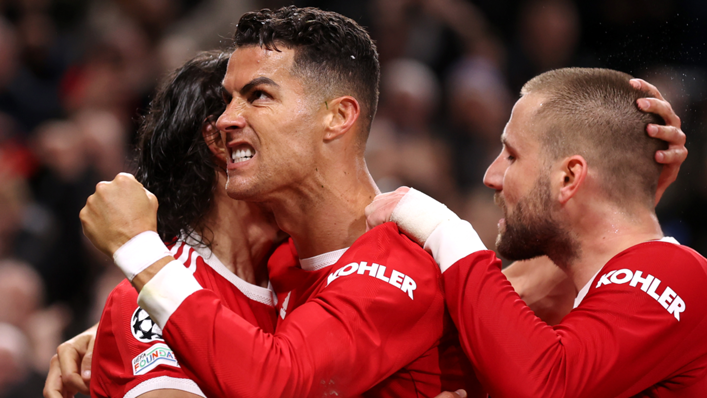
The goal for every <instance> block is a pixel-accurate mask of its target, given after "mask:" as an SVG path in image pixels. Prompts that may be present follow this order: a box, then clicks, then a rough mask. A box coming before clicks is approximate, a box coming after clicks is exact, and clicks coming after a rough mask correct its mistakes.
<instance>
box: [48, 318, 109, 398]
mask: <svg viewBox="0 0 707 398" xmlns="http://www.w3.org/2000/svg"><path fill="white" fill-rule="evenodd" d="M97 329H98V324H95V325H94V326H92V327H90V328H89V329H88V330H86V331H85V332H82V333H80V334H78V335H76V336H75V337H73V338H72V339H70V340H68V341H66V342H64V343H62V344H61V345H60V346H59V347H58V348H57V353H56V355H54V356H53V357H52V359H51V362H50V363H49V373H48V374H47V380H46V381H45V384H44V397H45V398H62V397H65V396H74V395H76V393H79V392H80V393H81V394H85V395H88V393H89V392H88V391H89V386H90V382H91V359H92V357H93V344H94V342H95V340H96V330H97Z"/></svg>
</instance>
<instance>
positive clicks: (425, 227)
mask: <svg viewBox="0 0 707 398" xmlns="http://www.w3.org/2000/svg"><path fill="white" fill-rule="evenodd" d="M453 220H459V216H457V215H456V214H454V212H453V211H451V210H449V209H448V208H447V206H445V205H444V204H442V203H440V202H438V201H436V200H434V199H432V198H431V197H429V196H427V195H425V194H424V193H422V192H420V191H418V190H415V189H412V188H410V191H408V193H406V194H405V196H403V198H402V199H401V200H400V202H399V203H398V205H397V206H395V209H393V213H392V214H391V215H390V221H393V222H395V223H396V224H398V227H400V229H401V230H403V231H405V233H406V234H407V235H408V236H410V237H411V238H413V239H414V240H416V241H417V243H419V244H420V245H422V246H424V245H425V242H426V241H427V238H429V236H430V234H431V233H432V231H434V230H435V228H437V226H438V225H439V224H441V223H443V222H445V221H453Z"/></svg>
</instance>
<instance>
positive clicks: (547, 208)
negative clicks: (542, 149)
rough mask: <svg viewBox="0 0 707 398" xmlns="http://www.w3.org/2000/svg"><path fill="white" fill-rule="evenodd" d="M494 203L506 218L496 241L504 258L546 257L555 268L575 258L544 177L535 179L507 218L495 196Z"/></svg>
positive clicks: (574, 246) (574, 245)
mask: <svg viewBox="0 0 707 398" xmlns="http://www.w3.org/2000/svg"><path fill="white" fill-rule="evenodd" d="M494 199H495V201H496V204H498V205H499V206H500V207H501V209H502V210H503V213H504V217H505V230H503V231H499V233H498V236H497V237H496V249H497V250H498V253H499V254H501V255H502V256H503V257H505V258H506V259H508V260H511V261H520V260H529V259H531V258H535V257H540V256H544V255H547V256H549V257H550V258H551V259H552V260H553V261H554V262H555V263H556V264H558V265H564V264H569V263H570V262H571V261H572V260H573V259H574V258H576V257H577V252H578V249H579V246H578V245H577V243H576V241H575V240H574V239H573V238H572V235H571V234H570V233H569V231H567V229H566V228H565V227H564V226H563V224H562V223H561V221H560V220H559V219H558V217H557V209H556V206H557V204H556V203H553V201H552V199H551V193H550V180H549V178H547V176H541V177H540V178H538V180H537V181H536V183H535V185H534V186H533V188H532V190H531V193H530V194H529V195H528V196H526V197H525V198H523V199H521V200H520V201H518V204H517V205H516V206H515V209H513V212H512V213H510V214H509V212H508V209H507V207H506V204H505V201H504V199H503V197H501V196H500V195H499V194H498V193H497V194H496V196H495V198H494Z"/></svg>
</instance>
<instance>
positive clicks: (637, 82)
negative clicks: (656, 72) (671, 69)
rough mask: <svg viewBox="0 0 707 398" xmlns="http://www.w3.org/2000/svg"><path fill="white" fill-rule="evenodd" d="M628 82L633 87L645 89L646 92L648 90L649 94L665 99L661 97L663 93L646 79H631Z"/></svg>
mask: <svg viewBox="0 0 707 398" xmlns="http://www.w3.org/2000/svg"><path fill="white" fill-rule="evenodd" d="M629 82H630V83H631V85H632V86H633V87H634V88H636V89H638V90H642V91H646V92H648V94H649V95H651V96H653V97H656V98H658V99H660V100H663V101H665V98H663V95H662V94H661V93H660V91H658V88H656V86H654V85H652V84H650V83H648V82H647V81H645V80H643V79H631V80H630V81H629Z"/></svg>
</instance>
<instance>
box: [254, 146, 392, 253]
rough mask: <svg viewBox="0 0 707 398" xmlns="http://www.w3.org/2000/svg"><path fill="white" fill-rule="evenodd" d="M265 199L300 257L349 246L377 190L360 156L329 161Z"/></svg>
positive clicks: (362, 229)
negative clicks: (296, 182)
mask: <svg viewBox="0 0 707 398" xmlns="http://www.w3.org/2000/svg"><path fill="white" fill-rule="evenodd" d="M316 170H317V172H316V173H314V174H313V175H312V176H310V178H308V179H307V181H305V182H304V183H299V184H298V185H297V186H296V187H292V188H291V189H288V190H287V191H286V192H284V193H280V194H278V195H277V197H275V198H273V199H272V200H268V201H267V202H268V204H269V205H270V208H271V209H272V211H273V213H274V214H275V219H276V220H277V224H278V226H279V227H280V228H281V229H282V230H283V231H285V232H286V233H288V234H289V235H290V236H291V237H292V239H293V241H294V243H295V246H296V247H297V252H298V253H299V256H300V258H307V257H312V256H316V255H318V254H322V253H326V252H330V251H333V250H338V249H343V248H346V247H349V246H351V244H352V243H353V242H354V241H355V240H356V239H358V237H359V236H361V235H363V233H364V232H366V217H365V208H366V206H368V204H370V203H371V202H372V201H373V198H374V197H375V196H376V195H377V194H379V193H380V191H379V190H378V188H377V187H376V185H375V183H374V182H373V178H372V177H371V175H370V174H369V172H368V168H367V167H366V163H365V161H364V160H363V157H360V158H359V157H356V158H355V159H352V160H351V161H349V162H342V161H341V159H337V160H335V161H330V162H328V164H326V165H322V166H321V167H317V168H316Z"/></svg>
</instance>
